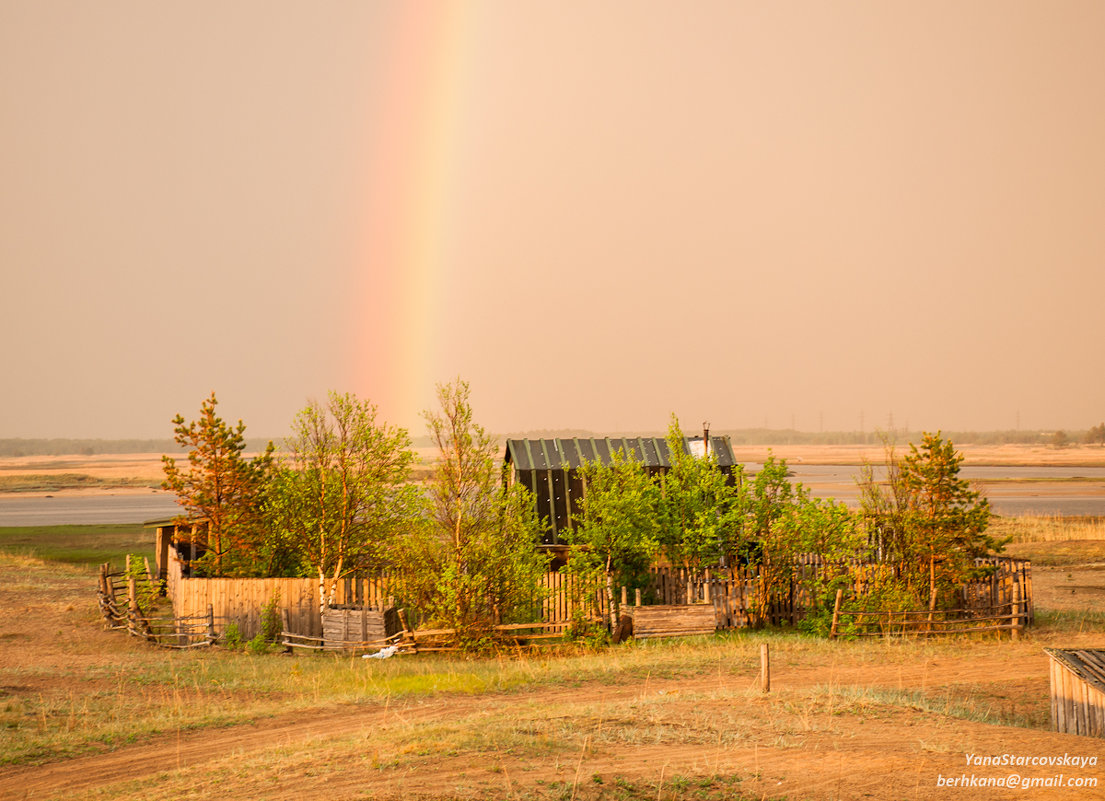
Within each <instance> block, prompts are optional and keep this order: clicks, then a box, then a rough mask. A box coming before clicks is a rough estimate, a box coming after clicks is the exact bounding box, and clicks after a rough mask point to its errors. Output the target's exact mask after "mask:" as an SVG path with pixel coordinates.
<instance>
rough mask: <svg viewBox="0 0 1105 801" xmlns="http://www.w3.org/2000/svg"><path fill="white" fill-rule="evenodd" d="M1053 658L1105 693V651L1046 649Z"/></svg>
mask: <svg viewBox="0 0 1105 801" xmlns="http://www.w3.org/2000/svg"><path fill="white" fill-rule="evenodd" d="M1044 650H1045V651H1046V652H1047V653H1048V654H1050V655H1051V657H1052V658H1053V659H1055V660H1057V661H1058V662H1059V663H1061V664H1062V665H1064V666H1065V667H1066V668H1067V669H1068V670H1070V671H1071V672H1072V673H1074V675H1076V676H1078V678H1080V679H1082V680H1083V681H1085V682H1086V683H1088V684H1090V685H1092V686H1094V687H1095V688H1097V689H1098V690H1100V691H1102V692H1105V650H1098V649H1086V650H1082V649H1077V650H1076V649H1067V648H1045V649H1044Z"/></svg>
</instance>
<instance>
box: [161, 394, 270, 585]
mask: <svg viewBox="0 0 1105 801" xmlns="http://www.w3.org/2000/svg"><path fill="white" fill-rule="evenodd" d="M217 404H218V401H217V400H216V399H215V393H214V392H212V393H211V397H210V398H208V399H207V400H205V401H203V403H202V404H201V406H200V417H199V419H198V420H194V421H192V422H191V423H185V421H184V418H183V417H182V416H181V415H177V416H176V417H174V418H173V424H174V425H175V426H176V428H175V429H174V432H175V437H174V439H175V441H176V443H177V444H178V445H179V446H180V447H182V448H185V449H187V450H188V467H187V468H186V469H185V468H181V467H179V466H178V465H177V462H176V460H175V459H173V458H172V457H170V456H163V457H162V467H163V469H164V472H165V480H164V481H163V482H162V485H161V486H162V487H163V488H164V489H167V490H170V491H171V492H174V493H176V496H177V501H178V503H180V505H181V506H182V507H183V508H184V511H185V514H184V515H183V516H182V517H181V518H180V520H181V522H189V521H197V520H202V521H205V524H206V546H207V548H208V550H207V553H206V554H205V555H204V557H203V559H202V560H200V564H198V565H195V566H194V568H195V571H196V574H197V575H204V574H206V575H210V576H230V577H240V576H256V575H264V574H266V573H267V572H269V571H268V569H267V567H268V566H267V565H265V564H264V563H263V562H262V561H261V559H260V558H259V557H260V552H261V550H262V547H263V541H264V533H265V532H264V525H263V522H262V519H261V514H260V509H261V495H262V489H263V487H264V485H265V482H266V480H267V478H268V475H269V472H270V470H271V468H272V443H271V442H270V443H269V446H268V448H267V449H266V450H265V452H264V453H263V454H262V455H261V456H259V457H257V458H254V459H246V458H244V457H243V455H242V452H243V451H244V450H245V447H246V442H245V428H246V427H245V424H244V423H242V421H241V420H239V421H238V425H237V426H234V427H231V426H228V425H227V424H226V423H225V422H224V421H223V420H222V418H220V417H219V416H218V415H217V414H216V413H215V407H216V405H217Z"/></svg>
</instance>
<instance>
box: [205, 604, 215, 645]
mask: <svg viewBox="0 0 1105 801" xmlns="http://www.w3.org/2000/svg"><path fill="white" fill-rule="evenodd" d="M207 639H208V641H209V642H215V639H216V637H215V607H214V606H213V605H212V604H208V605H207Z"/></svg>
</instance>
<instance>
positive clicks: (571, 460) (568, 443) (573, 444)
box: [563, 439, 583, 470]
mask: <svg viewBox="0 0 1105 801" xmlns="http://www.w3.org/2000/svg"><path fill="white" fill-rule="evenodd" d="M563 445H564V460H565V462H567V465H568V468H569V469H572V470H575V469H577V468H578V467H579V466H580V464H581V463H582V461H583V460H582V459H581V458H580V456H579V440H578V439H566V440H563Z"/></svg>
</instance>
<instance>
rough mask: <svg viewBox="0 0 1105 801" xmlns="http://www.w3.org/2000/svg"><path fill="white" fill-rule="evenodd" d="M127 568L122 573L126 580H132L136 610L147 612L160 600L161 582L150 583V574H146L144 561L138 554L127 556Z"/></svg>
mask: <svg viewBox="0 0 1105 801" xmlns="http://www.w3.org/2000/svg"><path fill="white" fill-rule="evenodd" d="M126 561H127V563H128V564H127V567H126V569H124V571H123V572H124V573H125V574H126V577H127V579H128V580H130V579H134V593H135V599H136V600H137V601H138V608H139V609H141V610H142V611H143V612H149V611H150V610H152V609H153V608H154V607H155V606H156V605H157V602H158V600H160V598H161V582H160V581H153V582H151V581H150V574H149V573H147V572H146V561H145V559H143V557H142V556H141V555H140V554H128V559H127V560H126Z"/></svg>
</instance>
